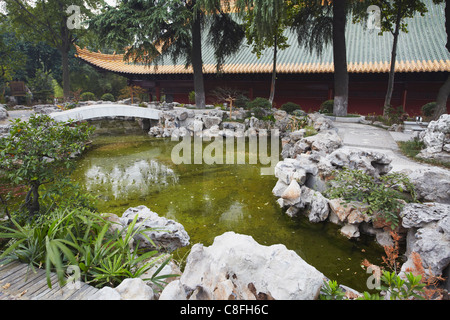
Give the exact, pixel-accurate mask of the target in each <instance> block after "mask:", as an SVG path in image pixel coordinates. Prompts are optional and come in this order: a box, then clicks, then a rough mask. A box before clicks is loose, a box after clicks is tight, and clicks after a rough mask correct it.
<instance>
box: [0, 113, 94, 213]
mask: <svg viewBox="0 0 450 320" xmlns="http://www.w3.org/2000/svg"><path fill="white" fill-rule="evenodd" d="M93 130H94V129H93V128H92V127H89V126H88V125H87V124H85V123H80V124H73V123H72V124H71V125H67V123H64V122H58V121H55V120H54V119H52V118H51V117H50V116H48V115H39V114H34V115H32V116H31V117H30V118H29V119H28V120H26V121H23V120H21V119H20V118H17V119H15V121H14V122H13V123H12V125H11V128H10V135H9V136H7V137H5V138H4V139H1V140H0V150H1V152H0V169H1V170H2V173H3V172H4V175H5V177H6V178H8V179H9V181H11V182H13V183H14V184H16V185H19V184H20V185H26V186H27V187H28V188H29V191H28V193H27V196H26V199H25V200H26V201H25V204H24V205H25V207H26V208H27V209H28V210H29V213H30V216H32V215H34V214H36V213H39V210H40V204H39V202H40V196H39V188H40V187H41V186H43V185H45V184H48V183H51V182H53V181H60V180H61V179H63V178H64V177H67V176H69V175H70V173H71V170H74V169H75V167H76V162H75V161H73V159H72V158H71V156H74V155H77V154H80V153H81V152H83V151H84V150H85V148H86V142H87V141H88V140H89V137H90V134H91V133H92V132H93ZM48 159H51V161H49V160H48Z"/></svg>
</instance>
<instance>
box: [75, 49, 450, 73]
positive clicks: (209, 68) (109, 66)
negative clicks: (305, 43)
mask: <svg viewBox="0 0 450 320" xmlns="http://www.w3.org/2000/svg"><path fill="white" fill-rule="evenodd" d="M76 49H77V54H76V56H77V57H78V58H80V59H82V60H84V61H86V62H88V63H90V64H91V65H94V66H96V67H98V68H101V69H104V70H106V71H111V72H117V73H123V74H153V75H158V74H192V73H193V71H192V67H188V68H186V67H185V66H184V65H159V66H147V65H140V64H134V63H132V62H127V61H124V60H123V55H122V54H104V53H100V52H92V51H89V50H87V49H81V48H79V47H77V48H76ZM389 69H390V63H389V62H388V61H382V62H349V63H348V65H347V70H348V72H349V73H387V72H389ZM221 71H222V72H223V73H226V74H238V73H239V74H242V73H244V74H252V73H254V74H258V73H261V74H262V73H271V72H272V64H271V63H260V64H258V63H251V64H250V63H248V64H224V65H223V66H222V69H221ZM444 71H450V60H445V61H444V60H439V61H436V60H433V61H431V60H417V61H397V62H396V67H395V72H444ZM203 72H204V73H205V74H214V73H216V72H217V68H216V65H215V64H204V65H203ZM277 72H278V73H293V74H295V73H333V72H334V66H333V63H329V62H326V63H311V62H309V63H280V64H278V65H277Z"/></svg>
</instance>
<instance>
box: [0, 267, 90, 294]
mask: <svg viewBox="0 0 450 320" xmlns="http://www.w3.org/2000/svg"><path fill="white" fill-rule="evenodd" d="M50 279H51V283H52V289H50V288H49V287H48V285H47V277H46V274H45V270H43V269H35V272H33V270H31V269H28V265H27V264H23V263H19V262H16V261H14V262H10V263H7V264H2V263H1V262H0V300H87V299H88V298H89V297H90V296H91V295H93V294H94V293H95V292H97V291H98V290H99V289H97V288H94V287H92V286H90V285H88V284H86V283H83V282H81V283H80V286H79V289H72V288H69V287H62V288H61V287H60V286H59V284H58V280H57V277H56V274H54V273H52V275H51V277H50Z"/></svg>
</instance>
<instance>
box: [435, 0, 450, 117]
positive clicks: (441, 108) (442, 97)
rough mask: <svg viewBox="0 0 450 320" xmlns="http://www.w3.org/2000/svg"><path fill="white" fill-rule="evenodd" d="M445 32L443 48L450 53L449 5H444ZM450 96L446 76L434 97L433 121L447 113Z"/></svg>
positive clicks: (448, 80) (448, 82)
mask: <svg viewBox="0 0 450 320" xmlns="http://www.w3.org/2000/svg"><path fill="white" fill-rule="evenodd" d="M445 31H446V32H447V43H446V44H445V47H446V48H447V51H450V37H449V36H450V4H449V3H446V4H445ZM449 94H450V74H448V76H447V80H446V81H445V82H444V84H443V85H442V86H441V88H440V89H439V92H438V95H437V97H436V109H435V110H434V113H433V120H437V119H439V117H440V116H441V115H443V114H444V113H447V98H448V95H449Z"/></svg>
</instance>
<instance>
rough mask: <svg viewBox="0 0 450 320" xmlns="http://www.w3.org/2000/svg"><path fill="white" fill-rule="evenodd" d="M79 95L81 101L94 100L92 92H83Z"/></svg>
mask: <svg viewBox="0 0 450 320" xmlns="http://www.w3.org/2000/svg"><path fill="white" fill-rule="evenodd" d="M80 97H81V101H89V100H96V98H95V94H93V93H92V92H83V93H82V94H81V96H80Z"/></svg>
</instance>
